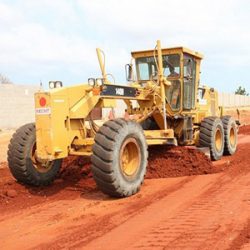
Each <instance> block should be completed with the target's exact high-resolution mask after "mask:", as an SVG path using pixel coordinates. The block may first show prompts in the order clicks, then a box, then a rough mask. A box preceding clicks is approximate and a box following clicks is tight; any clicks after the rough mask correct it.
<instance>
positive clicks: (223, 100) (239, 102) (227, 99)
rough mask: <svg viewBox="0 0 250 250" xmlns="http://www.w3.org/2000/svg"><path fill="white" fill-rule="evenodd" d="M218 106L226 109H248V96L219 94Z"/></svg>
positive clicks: (249, 101) (249, 97)
mask: <svg viewBox="0 0 250 250" xmlns="http://www.w3.org/2000/svg"><path fill="white" fill-rule="evenodd" d="M219 105H220V106H224V107H226V108H230V107H247V106H248V107H249V106H250V96H243V95H235V94H228V93H219Z"/></svg>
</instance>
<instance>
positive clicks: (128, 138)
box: [91, 119, 148, 197]
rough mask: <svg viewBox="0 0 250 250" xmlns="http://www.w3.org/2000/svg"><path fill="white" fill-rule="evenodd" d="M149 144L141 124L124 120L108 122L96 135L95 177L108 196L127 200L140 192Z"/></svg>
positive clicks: (93, 167) (94, 148) (94, 146)
mask: <svg viewBox="0 0 250 250" xmlns="http://www.w3.org/2000/svg"><path fill="white" fill-rule="evenodd" d="M147 157H148V151H147V143H146V140H145V137H144V133H143V130H142V128H141V126H140V125H139V124H137V123H136V122H132V121H125V120H123V119H115V120H111V121H108V122H106V123H105V124H104V125H103V126H102V127H101V128H100V129H99V131H98V132H97V134H96V136H95V144H94V145H93V155H92V157H91V162H92V172H93V177H94V179H95V181H96V183H97V186H98V187H99V188H100V189H101V190H102V191H103V192H104V193H106V194H108V195H110V196H114V197H126V196H130V195H133V194H135V193H136V192H138V191H139V189H140V186H141V184H142V182H143V180H144V175H145V173H146V166H147Z"/></svg>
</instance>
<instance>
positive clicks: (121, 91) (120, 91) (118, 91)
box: [115, 88, 124, 95]
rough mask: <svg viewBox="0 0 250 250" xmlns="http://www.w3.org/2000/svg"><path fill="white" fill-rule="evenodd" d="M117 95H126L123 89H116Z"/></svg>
mask: <svg viewBox="0 0 250 250" xmlns="http://www.w3.org/2000/svg"><path fill="white" fill-rule="evenodd" d="M115 94H116V95H124V89H123V88H115Z"/></svg>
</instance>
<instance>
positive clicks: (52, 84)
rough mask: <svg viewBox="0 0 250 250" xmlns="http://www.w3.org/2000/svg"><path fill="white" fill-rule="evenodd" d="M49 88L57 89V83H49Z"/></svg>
mask: <svg viewBox="0 0 250 250" xmlns="http://www.w3.org/2000/svg"><path fill="white" fill-rule="evenodd" d="M49 88H50V89H53V88H55V82H53V81H49Z"/></svg>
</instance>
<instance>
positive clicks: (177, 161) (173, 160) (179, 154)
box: [146, 145, 218, 179]
mask: <svg viewBox="0 0 250 250" xmlns="http://www.w3.org/2000/svg"><path fill="white" fill-rule="evenodd" d="M216 172H218V168H216V167H214V166H213V165H212V162H211V161H210V160H209V159H208V158H207V157H206V156H205V154H204V153H202V152H200V151H198V150H197V149H190V148H185V147H169V146H162V145H161V146H152V147H150V149H149V159H148V168H147V174H146V178H149V179H151V178H166V177H178V176H187V175H199V174H210V173H216Z"/></svg>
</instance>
